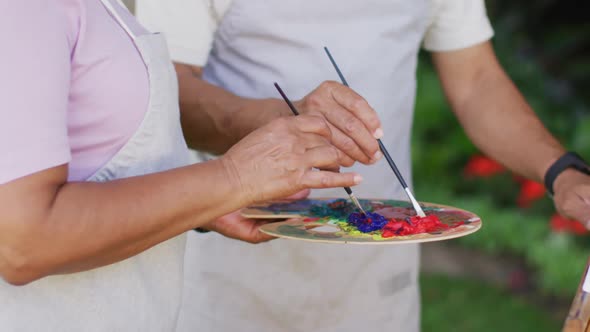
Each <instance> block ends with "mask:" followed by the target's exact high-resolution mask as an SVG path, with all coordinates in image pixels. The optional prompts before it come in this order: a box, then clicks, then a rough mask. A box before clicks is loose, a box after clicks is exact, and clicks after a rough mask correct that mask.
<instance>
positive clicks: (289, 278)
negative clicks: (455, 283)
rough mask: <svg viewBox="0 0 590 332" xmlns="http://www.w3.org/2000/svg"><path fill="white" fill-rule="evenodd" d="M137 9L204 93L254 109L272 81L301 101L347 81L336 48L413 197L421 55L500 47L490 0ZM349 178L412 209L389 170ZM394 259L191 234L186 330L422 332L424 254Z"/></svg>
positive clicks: (358, 190)
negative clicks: (205, 86) (208, 87)
mask: <svg viewBox="0 0 590 332" xmlns="http://www.w3.org/2000/svg"><path fill="white" fill-rule="evenodd" d="M137 8H138V14H139V18H140V20H142V21H143V23H144V24H146V25H147V26H148V28H150V29H153V30H154V31H162V32H164V33H165V34H166V35H167V36H168V39H169V46H170V48H171V51H172V56H173V58H174V60H176V61H178V62H183V63H188V64H193V65H199V66H202V65H204V70H203V78H204V79H205V80H206V81H208V82H210V83H211V84H213V85H216V86H219V87H222V88H224V89H226V90H227V91H229V92H231V93H234V94H236V95H238V96H244V97H247V98H273V97H274V98H277V97H278V95H277V92H276V90H275V89H274V87H273V85H272V82H280V83H281V86H282V87H283V89H285V91H287V93H288V94H289V96H290V97H291V98H292V99H293V100H297V99H299V98H302V97H303V96H305V95H306V94H308V93H309V91H310V90H311V89H313V88H314V87H316V86H317V85H318V84H320V83H321V82H323V81H325V80H328V79H332V80H337V79H338V77H337V75H336V73H335V72H334V70H333V68H332V66H331V65H330V63H329V61H328V60H327V58H326V56H325V54H324V52H323V50H322V47H323V46H329V47H330V50H331V51H332V54H334V56H335V57H336V59H337V61H338V63H339V65H340V68H341V69H342V71H343V72H344V74H345V76H346V78H347V80H348V81H349V82H350V84H351V86H352V87H353V89H355V90H356V91H357V92H359V93H360V94H361V95H362V96H363V97H365V98H366V99H367V101H368V102H369V103H370V104H371V105H372V106H373V107H374V109H375V110H376V111H377V113H378V114H379V117H380V119H381V122H382V125H383V129H384V132H385V136H384V137H383V139H382V141H383V144H384V145H385V146H387V148H388V150H389V152H390V154H391V155H392V156H394V158H395V162H396V164H397V166H398V168H399V170H400V172H401V173H402V174H403V175H404V177H405V179H406V181H407V182H408V184H409V185H410V186H411V185H412V184H411V182H412V181H411V177H412V174H411V167H410V166H411V162H410V159H411V153H410V136H411V127H412V121H413V108H414V100H415V95H416V66H417V61H418V59H417V58H418V57H417V55H418V51H419V48H420V46H423V47H424V48H426V49H428V50H432V51H448V50H456V49H462V48H466V47H469V46H472V45H476V44H479V43H481V42H484V41H487V40H489V39H490V37H491V36H492V29H491V26H490V23H489V21H488V19H487V17H486V14H485V6H484V3H483V0H412V1H408V0H347V1H342V0H314V1H313V2H304V1H296V0H274V1H270V0H233V1H231V6H230V2H229V1H227V0H226V1H223V2H222V1H220V0H214V2H213V4H211V2H210V1H204V0H168V1H166V2H161V1H160V0H141V1H140V2H139V3H138V7H137ZM369 167H370V168H369ZM352 170H353V171H355V172H358V173H360V174H363V177H364V181H363V183H362V184H360V185H359V186H356V187H355V188H354V191H355V194H356V195H357V196H358V197H362V198H367V197H371V198H387V199H404V198H405V196H404V191H403V189H402V188H401V186H400V185H399V183H398V181H397V180H396V179H395V177H394V175H393V174H392V173H391V170H390V169H389V168H388V166H387V164H386V163H385V161H384V160H381V161H380V162H378V163H377V164H375V165H371V166H365V165H354V166H353V168H352ZM312 195H315V196H316V197H317V196H323V197H343V196H345V192H344V191H343V190H342V189H341V188H335V189H329V190H325V191H319V192H318V191H314V192H313V193H312ZM385 247H387V246H336V245H333V246H332V245H322V244H312V243H304V242H302V241H288V240H277V241H271V242H268V243H264V244H261V245H257V246H251V245H248V244H244V243H242V242H238V241H232V240H228V239H225V238H223V237H221V236H219V235H216V234H208V235H202V234H200V235H199V236H196V235H195V234H193V235H192V236H189V242H188V247H187V256H186V258H185V263H186V269H185V297H184V303H183V309H182V311H181V315H180V320H179V325H178V326H179V331H192V330H194V329H195V327H198V329H200V330H203V331H234V330H239V331H285V330H289V329H290V327H293V328H296V329H297V330H302V331H304V330H305V331H318V332H333V331H338V332H345V331H358V330H366V331H377V330H381V329H383V326H388V328H389V330H392V331H407V332H415V331H418V330H419V296H418V278H417V276H418V272H419V268H418V257H419V250H418V246H417V245H403V246H395V248H393V247H388V248H385ZM261 285H263V287H261ZM343 290H345V292H344V293H343ZM358 313H362V315H358Z"/></svg>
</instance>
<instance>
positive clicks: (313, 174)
mask: <svg viewBox="0 0 590 332" xmlns="http://www.w3.org/2000/svg"><path fill="white" fill-rule="evenodd" d="M331 139H332V133H331V131H330V128H329V126H328V124H327V122H326V120H324V119H323V118H322V117H318V116H299V117H288V118H281V119H277V120H274V121H272V122H271V123H269V124H268V125H266V126H264V127H262V128H260V129H258V130H256V131H254V132H252V133H251V134H250V135H248V136H246V137H245V138H244V139H243V140H241V141H240V142H239V143H238V144H236V145H235V146H233V147H232V148H231V149H230V150H229V151H228V152H227V153H226V154H225V155H224V156H223V157H221V158H220V159H221V161H222V162H223V165H224V166H225V168H226V170H227V173H228V174H229V176H230V177H231V179H232V181H233V182H234V183H235V186H236V192H240V193H241V194H242V195H243V196H242V197H243V201H242V202H243V203H244V204H243V205H244V206H246V205H249V204H252V203H257V202H265V201H269V200H272V199H277V198H281V197H286V196H290V195H292V194H295V193H297V192H299V191H301V190H304V189H314V188H331V187H350V186H353V185H357V184H359V183H360V182H361V180H362V178H361V176H360V175H358V174H354V173H339V172H338V171H339V169H340V166H351V165H352V164H353V163H354V160H353V159H351V158H350V157H349V156H348V155H346V154H345V153H343V152H342V151H341V150H339V149H337V148H336V147H334V146H333V145H332V144H331ZM312 168H317V169H320V170H319V171H317V170H312Z"/></svg>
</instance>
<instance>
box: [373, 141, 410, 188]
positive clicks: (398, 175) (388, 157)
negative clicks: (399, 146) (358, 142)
mask: <svg viewBox="0 0 590 332" xmlns="http://www.w3.org/2000/svg"><path fill="white" fill-rule="evenodd" d="M377 143H379V148H380V149H381V152H383V156H384V157H385V160H387V163H388V164H389V167H391V169H392V170H393V173H395V176H396V177H397V179H398V180H399V182H400V183H401V185H402V187H404V189H406V188H408V185H407V184H406V181H405V180H404V177H403V176H402V173H400V171H399V169H398V168H397V166H396V165H395V162H394V161H393V159H391V156H390V155H389V152H387V149H386V148H385V145H383V143H382V142H381V140H380V139H378V140H377Z"/></svg>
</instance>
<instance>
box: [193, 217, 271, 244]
mask: <svg viewBox="0 0 590 332" xmlns="http://www.w3.org/2000/svg"><path fill="white" fill-rule="evenodd" d="M273 221H274V220H254V219H247V218H244V217H242V215H241V214H240V211H236V212H233V213H230V214H227V215H225V216H223V217H220V218H217V219H216V220H214V221H212V222H211V223H209V224H208V225H206V226H205V227H203V228H205V229H208V230H210V231H213V232H217V233H219V234H221V235H223V236H225V237H228V238H230V239H236V240H240V241H244V242H248V243H252V244H256V243H262V242H267V241H270V240H273V239H274V237H272V236H270V235H267V234H264V233H262V232H260V231H259V228H260V226H262V225H265V224H268V223H269V222H273Z"/></svg>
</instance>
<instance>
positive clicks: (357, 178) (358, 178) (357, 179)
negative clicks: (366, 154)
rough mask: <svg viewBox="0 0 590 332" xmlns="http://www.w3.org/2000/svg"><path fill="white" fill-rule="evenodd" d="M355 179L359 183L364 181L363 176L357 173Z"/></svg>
mask: <svg viewBox="0 0 590 332" xmlns="http://www.w3.org/2000/svg"><path fill="white" fill-rule="evenodd" d="M353 181H354V183H355V184H359V183H361V182H363V177H362V176H360V175H358V174H357V175H355V176H354V179H353Z"/></svg>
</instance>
